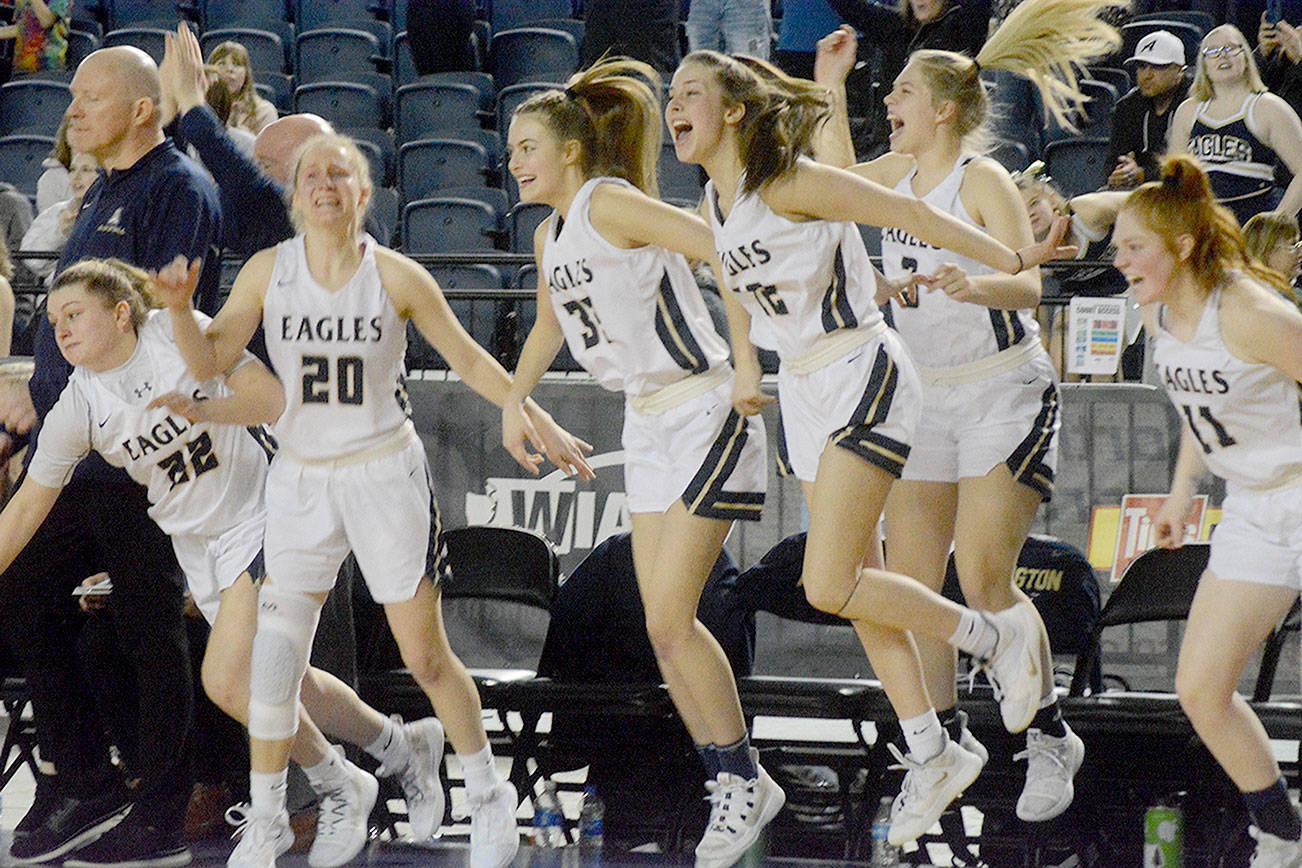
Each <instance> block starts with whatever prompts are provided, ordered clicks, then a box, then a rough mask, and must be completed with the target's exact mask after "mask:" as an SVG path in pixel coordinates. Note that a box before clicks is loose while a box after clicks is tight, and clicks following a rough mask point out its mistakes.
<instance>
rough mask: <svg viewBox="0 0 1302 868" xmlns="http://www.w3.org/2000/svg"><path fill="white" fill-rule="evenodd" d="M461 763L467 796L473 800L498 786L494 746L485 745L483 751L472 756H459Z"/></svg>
mask: <svg viewBox="0 0 1302 868" xmlns="http://www.w3.org/2000/svg"><path fill="white" fill-rule="evenodd" d="M457 759H459V760H460V761H461V773H462V774H464V775H465V776H466V795H467V796H468V797H471V798H473V797H474V796H476V795H483V794H486V793H487V792H488V791H489V790H491V789H492V788H493V787H495V786H496V785H497V782H498V781H499V780H500V778H498V776H497V765H496V764H495V763H494V762H493V748H492V745H487V744H486V745H484V747H483V749H482V750H478V751H476V752H475V753H472V754H460V753H459V754H457Z"/></svg>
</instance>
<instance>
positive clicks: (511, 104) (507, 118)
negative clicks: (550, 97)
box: [497, 81, 565, 141]
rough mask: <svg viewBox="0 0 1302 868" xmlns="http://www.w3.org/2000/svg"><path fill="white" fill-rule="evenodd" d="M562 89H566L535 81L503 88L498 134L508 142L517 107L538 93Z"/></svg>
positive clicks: (498, 99) (551, 83)
mask: <svg viewBox="0 0 1302 868" xmlns="http://www.w3.org/2000/svg"><path fill="white" fill-rule="evenodd" d="M562 87H565V85H563V84H559V83H556V82H539V81H535V82H529V83H528V84H513V85H510V86H509V87H504V88H502V92H501V93H499V94H498V95H497V132H498V135H500V136H501V137H502V141H506V134H507V131H508V130H509V129H510V127H511V114H512V113H513V112H514V111H515V109H516V106H518V105H520V103H522V102H524V101H525V100H527V99H529V97H531V96H533V95H534V94H536V93H543V92H544V91H548V90H555V89H557V88H562Z"/></svg>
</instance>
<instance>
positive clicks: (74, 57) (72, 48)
mask: <svg viewBox="0 0 1302 868" xmlns="http://www.w3.org/2000/svg"><path fill="white" fill-rule="evenodd" d="M100 45H101V42H100V38H99V37H98V36H96V35H95V34H94V33H91V32H89V31H86V30H79V29H76V28H70V29H69V30H68V56H67V64H68V69H76V68H77V65H78V64H80V63H81V62H82V61H83V60H85V59H86V55H88V54H90V53H91V52H92V51H95V50H96V49H98V48H99V47H100Z"/></svg>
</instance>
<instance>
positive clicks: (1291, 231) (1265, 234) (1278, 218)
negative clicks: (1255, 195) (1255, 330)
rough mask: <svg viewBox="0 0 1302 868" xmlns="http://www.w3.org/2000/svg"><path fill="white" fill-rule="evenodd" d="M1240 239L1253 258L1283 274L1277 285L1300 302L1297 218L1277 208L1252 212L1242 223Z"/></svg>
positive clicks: (1301, 265)
mask: <svg viewBox="0 0 1302 868" xmlns="http://www.w3.org/2000/svg"><path fill="white" fill-rule="evenodd" d="M1243 243H1244V244H1245V245H1247V248H1248V253H1249V254H1250V255H1251V256H1252V258H1253V259H1254V260H1256V261H1257V262H1260V263H1261V264H1262V265H1264V266H1266V267H1267V268H1269V269H1270V270H1271V271H1273V272H1275V273H1276V274H1279V275H1280V276H1281V277H1283V281H1282V282H1281V283H1280V286H1279V289H1280V291H1281V292H1284V293H1285V294H1287V295H1288V297H1289V298H1290V299H1291V300H1292V301H1293V303H1294V304H1297V305H1299V306H1302V297H1300V296H1299V293H1298V291H1297V279H1298V277H1299V276H1300V275H1302V241H1299V233H1298V223H1297V218H1296V217H1294V216H1293V215H1292V214H1282V213H1280V212H1279V211H1262V212H1261V213H1260V214H1254V215H1252V218H1251V219H1249V220H1248V222H1247V223H1245V224H1244V226H1243Z"/></svg>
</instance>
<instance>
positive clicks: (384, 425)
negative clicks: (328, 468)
mask: <svg viewBox="0 0 1302 868" xmlns="http://www.w3.org/2000/svg"><path fill="white" fill-rule="evenodd" d="M262 327H263V331H264V332H265V335H266V341H267V355H268V356H269V357H270V359H271V364H272V366H273V367H274V368H275V370H276V376H278V377H279V378H280V382H281V384H282V385H284V387H285V412H284V414H283V415H281V417H280V420H279V421H277V422H276V426H275V431H276V438H277V439H278V440H279V441H280V446H281V448H282V449H284V450H285V451H286V452H287V453H289V454H290V455H294V456H298V457H299V458H304V459H308V460H329V459H334V458H342V457H344V456H345V455H349V454H351V453H354V452H358V451H360V450H363V449H369V448H370V447H372V446H376V445H378V444H380V443H383V442H384V441H385V440H387V439H388V438H389V437H391V436H393V434H394V433H395V432H396V431H397V430H398V429H399V428H401V427H402V425H403V424H404V423H406V421H407V417H408V406H407V394H406V390H405V388H404V387H403V380H404V374H405V370H404V368H403V357H404V355H405V354H406V351H407V324H406V322H404V321H403V319H402V318H401V317H400V316H399V315H398V311H397V310H396V309H395V308H394V306H393V302H392V301H390V299H389V294H388V293H387V292H385V290H384V286H383V284H382V283H381V281H380V272H379V267H378V266H377V265H376V262H375V240H374V239H373V238H371V237H369V236H367V238H366V240H365V247H364V250H363V252H362V262H361V265H360V266H358V268H357V271H356V273H354V274H353V276H352V278H351V279H350V280H349V281H348V283H346V284H345V285H344V286H343V287H341V288H340V289H338V290H334V291H331V290H328V289H326V288H325V287H323V286H321V285H320V284H318V283H317V282H316V280H315V279H313V277H312V273H311V272H310V271H309V270H308V266H307V256H306V252H305V251H304V248H303V236H302V235H299V236H296V237H294V238H291V239H289V240H288V241H282V242H281V243H280V244H278V245H276V260H275V264H274V265H273V266H272V269H271V277H270V281H269V283H268V285H267V294H266V297H265V298H264V300H263V304H262Z"/></svg>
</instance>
